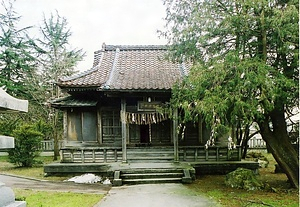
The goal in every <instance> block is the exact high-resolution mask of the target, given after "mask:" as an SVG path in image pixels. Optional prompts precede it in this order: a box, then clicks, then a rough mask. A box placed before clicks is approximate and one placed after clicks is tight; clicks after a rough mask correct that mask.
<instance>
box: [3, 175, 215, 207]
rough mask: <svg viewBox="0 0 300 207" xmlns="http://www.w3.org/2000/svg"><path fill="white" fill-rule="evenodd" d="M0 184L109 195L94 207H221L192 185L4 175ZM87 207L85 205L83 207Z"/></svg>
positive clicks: (12, 186)
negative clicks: (118, 183)
mask: <svg viewBox="0 0 300 207" xmlns="http://www.w3.org/2000/svg"><path fill="white" fill-rule="evenodd" d="M0 181H1V182H3V183H5V184H6V186H8V187H11V188H23V189H36V190H47V191H65V192H77V193H95V194H105V195H106V196H105V197H104V199H102V200H101V201H100V202H99V203H98V204H96V205H95V206H94V207H119V206H120V207H141V206H143V207H210V206H214V207H217V206H218V205H217V203H216V202H214V201H213V200H210V199H209V198H205V197H203V196H200V195H198V194H197V193H195V192H194V191H193V190H191V189H190V188H189V187H188V185H183V184H146V185H128V186H127V185H124V186H120V187H111V186H107V185H102V184H76V183H72V182H51V181H40V180H36V179H26V178H21V177H17V176H9V175H3V174H0ZM82 207H85V206H82Z"/></svg>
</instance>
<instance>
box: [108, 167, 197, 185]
mask: <svg viewBox="0 0 300 207" xmlns="http://www.w3.org/2000/svg"><path fill="white" fill-rule="evenodd" d="M161 164H164V163H161ZM194 173H195V171H194V168H172V167H162V168H158V167H156V168H128V169H123V170H121V171H115V172H114V179H113V185H115V186H120V185H123V184H127V185H135V184H157V183H191V182H192V176H191V174H194Z"/></svg>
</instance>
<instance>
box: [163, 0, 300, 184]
mask: <svg viewBox="0 0 300 207" xmlns="http://www.w3.org/2000/svg"><path fill="white" fill-rule="evenodd" d="M165 5H166V6H167V16H166V22H167V23H166V31H165V32H162V33H161V35H163V36H165V37H166V38H168V39H169V43H170V44H171V45H172V48H171V49H172V50H171V54H172V56H173V57H174V58H177V59H182V58H185V59H186V60H188V61H191V62H193V63H194V67H193V68H192V69H191V72H190V74H189V76H188V77H187V78H186V79H185V80H184V81H183V83H182V84H181V85H177V86H176V87H175V88H174V90H173V91H174V92H173V97H172V105H173V107H180V108H182V109H183V111H184V112H185V118H186V119H193V118H195V117H197V116H199V115H201V116H203V117H204V118H205V120H206V122H207V124H210V125H211V126H212V127H213V128H215V127H217V125H226V126H234V127H235V128H238V127H240V128H246V127H245V126H249V125H250V124H251V123H253V122H256V123H257V124H258V126H259V130H260V133H261V135H262V137H263V139H264V140H265V141H266V142H267V144H268V146H269V148H270V151H271V152H272V154H273V156H274V158H275V159H276V161H277V162H278V164H279V165H280V166H281V167H282V169H283V170H284V171H285V173H286V175H287V177H288V178H289V181H290V183H291V184H292V185H293V186H294V187H297V188H298V187H299V160H298V154H297V153H296V151H295V150H294V148H293V147H292V145H291V142H290V139H289V136H288V132H287V122H286V116H289V115H290V114H291V112H292V111H294V109H295V108H297V107H298V94H299V87H298V78H299V77H298V74H299V71H298V65H299V62H298V60H299V25H298V22H299V7H298V6H299V2H298V0H287V1H278V0H272V1H271V0H255V1H253V0H224V1H220V0H185V1H175V0H165Z"/></svg>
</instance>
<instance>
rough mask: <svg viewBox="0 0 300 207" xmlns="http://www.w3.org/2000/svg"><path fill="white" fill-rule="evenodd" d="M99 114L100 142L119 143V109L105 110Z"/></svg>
mask: <svg viewBox="0 0 300 207" xmlns="http://www.w3.org/2000/svg"><path fill="white" fill-rule="evenodd" d="M101 115H102V120H101V121H102V142H103V143H104V144H107V143H114V144H120V143H121V141H122V129H121V120H120V110H105V111H102V113H101Z"/></svg>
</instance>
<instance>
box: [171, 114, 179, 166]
mask: <svg viewBox="0 0 300 207" xmlns="http://www.w3.org/2000/svg"><path fill="white" fill-rule="evenodd" d="M177 128H178V110H177V109H175V110H174V111H173V133H172V134H173V143H174V162H179V149H178V133H177Z"/></svg>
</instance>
